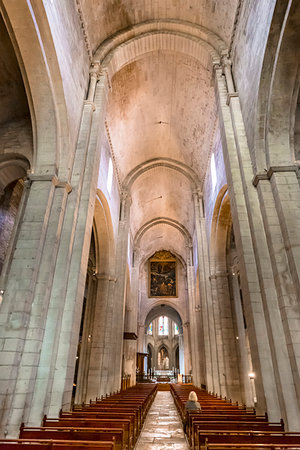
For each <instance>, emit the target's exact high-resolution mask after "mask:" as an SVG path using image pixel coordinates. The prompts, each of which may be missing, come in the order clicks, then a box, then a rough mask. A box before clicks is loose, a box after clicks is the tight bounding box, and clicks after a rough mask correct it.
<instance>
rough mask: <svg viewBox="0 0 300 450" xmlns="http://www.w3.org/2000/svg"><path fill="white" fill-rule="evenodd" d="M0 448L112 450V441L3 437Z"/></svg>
mask: <svg viewBox="0 0 300 450" xmlns="http://www.w3.org/2000/svg"><path fill="white" fill-rule="evenodd" d="M0 449H1V450H12V449H22V450H25V449H30V450H46V449H55V450H86V449H88V450H98V449H101V450H114V449H115V444H114V442H104V441H102V442H94V441H92V442H90V441H69V440H67V441H63V440H61V441H55V440H47V439H30V440H28V439H4V440H0Z"/></svg>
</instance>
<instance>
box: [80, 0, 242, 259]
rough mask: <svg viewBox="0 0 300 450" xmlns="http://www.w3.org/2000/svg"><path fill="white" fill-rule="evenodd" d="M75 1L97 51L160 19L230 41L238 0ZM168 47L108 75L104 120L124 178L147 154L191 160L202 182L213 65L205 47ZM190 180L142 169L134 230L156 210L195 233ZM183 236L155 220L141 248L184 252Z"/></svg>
mask: <svg viewBox="0 0 300 450" xmlns="http://www.w3.org/2000/svg"><path fill="white" fill-rule="evenodd" d="M77 1H78V3H80V5H81V14H82V17H81V18H82V20H83V22H84V24H85V29H86V30H87V39H88V41H89V45H90V48H91V50H92V52H93V53H95V51H96V50H97V49H98V47H99V45H100V44H101V43H103V42H104V41H105V40H107V39H109V38H110V37H111V36H113V35H114V34H115V33H117V32H120V31H121V30H125V29H128V27H129V28H130V27H132V26H133V25H136V24H141V23H142V22H145V21H154V22H155V20H157V19H160V20H164V19H167V20H168V19H170V20H172V21H174V23H176V21H181V22H182V21H187V22H190V23H191V24H196V25H199V26H202V27H205V28H207V29H208V30H210V31H211V32H213V33H215V34H216V35H218V36H220V38H221V39H223V41H224V42H225V44H226V45H227V46H229V44H230V40H231V35H232V31H233V27H234V18H235V12H236V8H237V5H238V1H239V0H233V1H231V2H228V1H225V0H218V1H216V0H188V1H186V0H176V1H174V0H165V1H163V2H154V1H151V2H142V1H140V0H127V1H125V0H107V1H106V0H103V1H101V2H100V1H99V0H77ZM179 29H180V28H179ZM137 46H138V44H137ZM146 47H147V46H146ZM156 48H157V47H156ZM168 48H169V47H168ZM174 48H175V47H174ZM171 49H173V47H171V48H170V49H169V50H170V51H166V50H162V49H158V50H152V51H150V50H148V52H147V51H146V53H144V54H142V55H140V56H139V57H138V58H136V59H135V60H134V61H133V62H131V63H129V64H127V65H125V66H124V67H123V68H122V69H121V70H119V71H118V72H117V73H115V75H114V76H113V78H112V81H111V85H112V86H111V87H112V90H111V92H110V95H109V102H108V108H107V117H106V125H107V129H108V131H109V135H110V140H111V144H112V149H113V152H114V156H115V161H116V165H117V167H118V171H119V178H120V181H121V183H124V180H125V179H126V176H128V174H129V173H130V172H131V171H133V170H134V169H136V168H137V167H139V166H140V165H142V164H144V163H145V162H146V161H149V160H152V159H155V158H165V159H167V158H168V159H171V160H175V161H176V162H177V164H179V165H180V164H182V166H183V165H185V166H188V167H189V168H190V169H191V170H192V171H193V172H194V173H195V174H196V177H198V180H197V181H199V183H198V187H200V188H201V186H202V183H203V180H204V177H205V174H206V170H207V165H208V161H209V157H210V152H211V149H212V142H213V139H214V132H215V127H216V115H217V114H216V102H215V95H214V86H213V74H212V65H211V64H210V63H208V59H210V57H209V55H208V52H205V51H203V54H202V56H200V57H199V60H196V59H195V58H193V57H191V56H188V55H187V54H184V53H181V52H183V51H184V50H183V46H182V47H180V46H179V47H178V48H177V51H176V52H175V50H174V51H171ZM196 177H195V178H196ZM194 188H195V184H193V183H192V182H191V180H188V178H187V177H185V176H184V175H182V174H180V173H179V172H178V171H176V170H173V169H170V168H166V167H163V166H160V167H156V168H155V169H151V170H149V171H147V172H145V173H144V174H143V175H141V176H140V177H139V178H138V179H137V180H136V181H135V182H134V183H133V185H132V188H131V196H132V206H131V214H130V218H131V233H132V235H133V237H134V238H135V236H136V235H137V233H138V231H139V230H140V229H141V228H142V227H143V226H145V224H147V223H151V221H154V220H155V219H156V218H159V217H166V218H169V219H170V220H173V221H174V222H176V223H179V224H181V225H182V227H183V228H184V229H186V230H187V232H188V234H189V237H190V236H192V235H193V233H194V205H193V198H192V191H193V189H194ZM158 234H159V236H158ZM187 239H188V238H187V237H186V236H185V237H184V235H183V234H182V233H181V232H180V231H178V230H177V229H176V228H173V227H171V226H170V225H166V224H160V225H155V226H154V227H153V228H150V229H149V230H148V231H147V232H146V233H145V234H144V235H143V237H142V238H141V240H140V241H139V248H140V250H141V253H142V254H143V255H147V254H148V255H150V254H152V253H154V252H155V251H157V250H159V249H167V250H170V251H174V252H176V253H178V254H180V255H182V257H183V258H186V245H187Z"/></svg>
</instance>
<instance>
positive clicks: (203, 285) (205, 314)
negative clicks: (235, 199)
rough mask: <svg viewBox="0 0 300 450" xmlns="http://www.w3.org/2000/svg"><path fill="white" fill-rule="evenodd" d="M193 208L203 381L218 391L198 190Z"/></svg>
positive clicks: (200, 198)
mask: <svg viewBox="0 0 300 450" xmlns="http://www.w3.org/2000/svg"><path fill="white" fill-rule="evenodd" d="M193 200H194V209H195V227H196V235H197V250H198V268H199V293H200V299H197V301H199V303H200V310H201V313H202V324H203V339H204V348H203V350H204V358H203V360H205V383H204V384H206V387H207V389H208V390H209V391H213V392H220V385H219V377H218V361H217V347H216V331H215V322H214V315H213V303H212V292H211V286H210V279H209V277H210V264H209V257H208V243H207V237H206V227H205V215H204V207H203V198H202V195H201V193H199V192H198V191H194V192H193Z"/></svg>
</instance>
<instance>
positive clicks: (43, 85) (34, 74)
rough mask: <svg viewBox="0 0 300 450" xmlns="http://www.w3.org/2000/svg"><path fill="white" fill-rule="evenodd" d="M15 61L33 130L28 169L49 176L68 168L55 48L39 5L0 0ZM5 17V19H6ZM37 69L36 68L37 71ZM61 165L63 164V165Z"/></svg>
mask: <svg viewBox="0 0 300 450" xmlns="http://www.w3.org/2000/svg"><path fill="white" fill-rule="evenodd" d="M1 12H2V14H3V17H4V21H5V24H6V27H7V30H8V32H9V35H10V38H11V41H12V43H13V46H14V49H15V52H16V56H17V59H18V61H19V65H20V69H21V73H22V78H23V81H24V85H25V90H26V94H27V99H28V103H29V108H30V115H31V122H32V130H33V149H34V154H33V160H32V167H31V169H32V171H33V172H34V173H35V174H39V175H53V174H56V173H57V171H58V169H59V168H60V169H64V176H66V171H67V167H68V162H69V161H68V158H66V157H65V154H64V155H63V154H62V152H61V150H62V149H63V150H64V151H66V150H69V146H68V139H69V136H68V134H69V133H68V119H67V110H66V105H65V98H64V92H63V85H62V79H61V75H60V70H59V65H58V61H57V57H56V51H55V47H54V43H53V40H52V35H51V31H50V27H49V23H48V19H47V15H46V12H45V9H44V6H43V5H42V4H36V5H32V4H29V3H28V2H27V1H26V0H20V1H18V7H17V8H16V6H15V2H11V1H9V0H4V1H3V2H2V10H1ZM8 17H9V19H8ZM37 68H38V70H37ZM63 166H64V167H63Z"/></svg>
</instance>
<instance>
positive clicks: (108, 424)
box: [42, 416, 134, 450]
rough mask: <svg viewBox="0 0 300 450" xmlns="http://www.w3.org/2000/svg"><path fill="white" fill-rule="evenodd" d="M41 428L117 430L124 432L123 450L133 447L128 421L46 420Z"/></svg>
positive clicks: (130, 423) (130, 427) (130, 424)
mask: <svg viewBox="0 0 300 450" xmlns="http://www.w3.org/2000/svg"><path fill="white" fill-rule="evenodd" d="M42 426H43V427H46V428H49V427H52V428H53V427H54V428H57V427H59V428H64V429H66V428H92V429H95V428H106V429H109V428H119V429H122V430H123V432H124V441H125V449H128V450H132V449H133V447H134V441H133V430H132V422H131V421H130V419H122V420H119V419H110V418H108V419H107V418H106V419H85V418H79V419H76V420H74V419H72V418H63V419H62V418H60V419H56V418H48V417H47V416H45V417H44V419H43V424H42Z"/></svg>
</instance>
